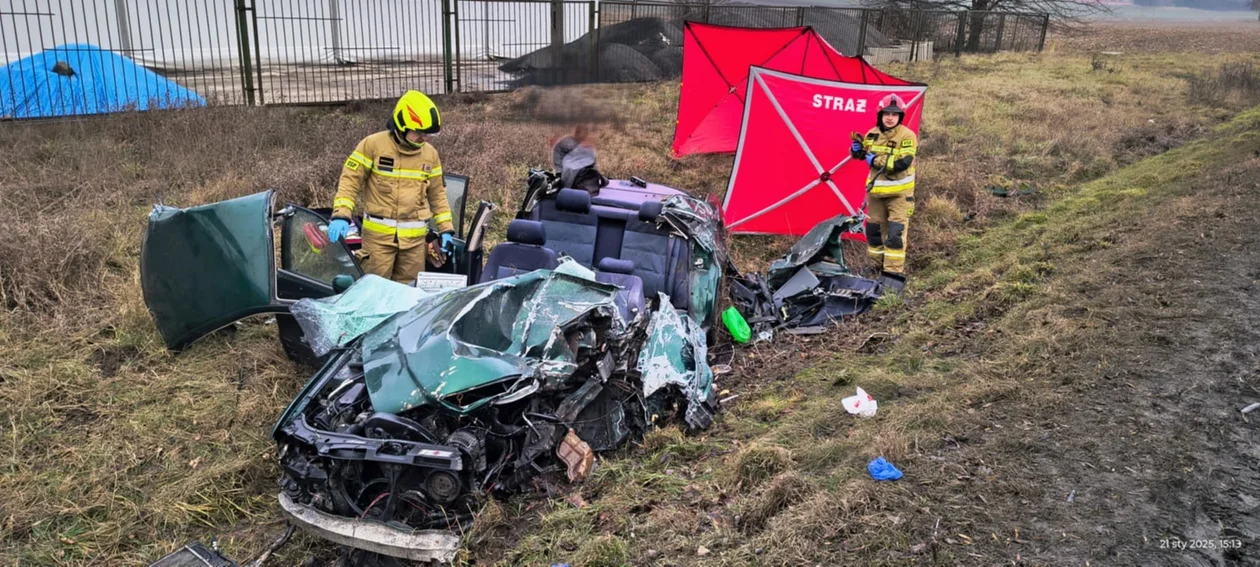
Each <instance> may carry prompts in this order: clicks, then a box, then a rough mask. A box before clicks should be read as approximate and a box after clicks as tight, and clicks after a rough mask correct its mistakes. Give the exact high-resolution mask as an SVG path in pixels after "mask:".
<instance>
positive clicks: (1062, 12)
mask: <svg viewBox="0 0 1260 567" xmlns="http://www.w3.org/2000/svg"><path fill="white" fill-rule="evenodd" d="M1251 2H1253V3H1260V0H1251ZM865 4H866V5H868V6H871V7H874V8H884V9H889V10H971V11H972V13H971V14H970V18H969V19H970V21H969V22H968V23H967V38H966V44H965V45H966V49H967V50H969V51H975V50H977V49H979V48H980V46H981V43H982V42H983V39H984V32H985V30H986V29H987V27H988V25H989V24H990V23H991V22H992V21H993V18H990V17H989V14H988V12H1019V13H1039V14H1046V15H1048V16H1050V24H1051V26H1053V27H1055V28H1056V29H1065V28H1075V27H1079V26H1080V25H1081V24H1082V23H1084V22H1085V20H1086V19H1087V18H1088V17H1089V16H1093V15H1097V14H1101V13H1108V12H1111V8H1109V7H1108V6H1106V5H1104V4H1103V3H1101V2H1098V1H1097V0H866V1H865Z"/></svg>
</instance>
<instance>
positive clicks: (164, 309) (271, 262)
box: [140, 191, 363, 350]
mask: <svg viewBox="0 0 1260 567" xmlns="http://www.w3.org/2000/svg"><path fill="white" fill-rule="evenodd" d="M274 198H275V192H274V191H265V192H262V193H256V194H254V195H249V196H246V197H239V198H236V199H229V200H227V201H220V202H218V203H210V204H207V205H200V206H196V207H190V208H186V209H180V208H176V207H169V206H166V205H157V206H155V207H154V208H153V211H152V212H151V213H150V214H149V224H148V228H147V229H146V231H145V237H144V243H143V245H142V247H141V250H140V285H141V288H142V291H143V293H144V302H145V305H147V306H148V308H149V312H150V314H152V316H153V320H154V322H155V323H156V324H157V328H158V331H159V332H160V333H161V334H162V339H163V340H164V341H165V342H166V346H167V347H169V348H171V349H172V350H182V349H184V348H185V347H187V346H188V345H190V344H192V343H193V342H194V341H196V340H197V339H200V338H201V337H204V336H206V335H208V334H210V333H213V332H214V331H216V330H218V329H221V328H223V327H225V326H227V325H230V324H232V323H234V322H236V321H239V320H241V319H243V318H245V317H249V316H251V315H258V314H262V313H278V314H285V315H286V317H287V313H288V310H289V306H290V305H292V304H293V302H294V301H296V300H298V299H302V298H306V297H325V296H328V295H332V294H333V293H334V292H336V291H339V290H338V289H335V288H336V287H340V286H335V285H334V284H335V283H336V282H337V281H338V280H340V281H342V282H345V281H346V280H349V281H351V282H352V281H354V280H356V279H358V278H359V277H361V276H362V274H363V271H362V270H361V269H360V268H359V266H358V264H357V263H356V262H355V260H354V257H353V256H352V255H351V254H350V252H349V250H347V249H346V247H345V245H344V243H341V242H335V243H332V242H328V241H327V230H328V229H327V224H326V222H325V220H324V218H323V217H322V216H321V215H319V214H317V213H315V212H313V211H310V210H308V209H303V208H301V207H296V206H292V205H290V206H287V207H285V208H284V209H283V210H281V211H280V212H279V213H276V214H273V213H272V210H273V202H274ZM275 226H279V230H280V231H281V241H280V242H279V243H277V242H276V240H275V236H274V230H275V228H274V227H275ZM321 236H322V238H321ZM277 248H279V253H280V257H281V261H282V264H281V266H280V267H279V268H277V266H276V254H277ZM339 276H340V277H339Z"/></svg>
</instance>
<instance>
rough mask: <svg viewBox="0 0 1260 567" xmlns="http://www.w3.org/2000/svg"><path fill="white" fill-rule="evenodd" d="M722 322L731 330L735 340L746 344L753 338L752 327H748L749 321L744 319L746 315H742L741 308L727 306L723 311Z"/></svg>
mask: <svg viewBox="0 0 1260 567" xmlns="http://www.w3.org/2000/svg"><path fill="white" fill-rule="evenodd" d="M722 323H723V324H725V325H726V330H727V331H730V332H731V337H733V338H734V339H735V342H737V343H739V344H744V343H746V342H748V341H749V340H750V339H752V329H749V328H748V321H745V320H744V316H743V315H740V313H739V310H738V309H736V308H735V307H734V306H732V307H727V308H726V311H723V312H722Z"/></svg>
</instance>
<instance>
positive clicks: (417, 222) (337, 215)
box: [328, 91, 455, 282]
mask: <svg viewBox="0 0 1260 567" xmlns="http://www.w3.org/2000/svg"><path fill="white" fill-rule="evenodd" d="M441 126H442V120H441V117H440V116H439V115H438V109H437V105H435V104H433V101H432V100H430V99H429V97H427V96H425V95H424V94H422V93H420V92H418V91H407V92H406V93H405V94H403V96H402V98H399V99H398V104H397V105H395V106H394V112H393V114H392V115H391V116H390V120H389V129H388V130H385V131H383V132H377V133H375V134H372V135H371V136H368V137H366V138H364V139H363V140H362V141H360V142H359V145H358V146H357V147H355V149H354V152H353V153H351V154H350V157H349V158H347V159H346V163H345V165H344V166H343V167H342V170H341V181H340V182H339V183H338V184H337V196H336V197H335V198H333V214H332V218H333V220H332V222H331V223H329V225H328V238H329V239H330V240H332V241H334V242H336V241H337V240H340V239H342V238H344V237H345V234H346V231H347V230H348V229H349V226H350V219H351V215H353V214H354V213H355V212H356V211H361V212H362V214H363V258H362V260H363V270H364V271H365V272H367V273H369V274H376V275H378V276H381V277H384V278H390V279H392V280H394V281H398V282H410V281H412V280H414V279H415V278H416V276H417V275H418V274H419V273H420V272H423V271H424V261H425V258H426V256H427V250H426V249H427V246H426V244H425V242H426V236H428V232H429V228H428V224H429V220H430V219H432V221H433V223H434V224H436V225H437V229H438V232H440V233H441V236H440V238H439V240H440V242H441V247H442V249H443V250H444V251H446V252H447V253H448V254H449V253H451V252H453V251H454V244H453V239H454V235H455V226H454V224H452V222H451V206H450V204H449V203H447V200H446V183H445V182H444V181H443V178H442V162H441V160H439V159H438V152H437V150H436V149H434V148H433V145H432V144H430V143H429V138H431V137H433V136H436V135H437V134H438V132H439V131H440V130H441ZM360 206H361V207H362V209H359V207H360Z"/></svg>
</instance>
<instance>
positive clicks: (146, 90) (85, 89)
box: [0, 43, 206, 118]
mask: <svg viewBox="0 0 1260 567" xmlns="http://www.w3.org/2000/svg"><path fill="white" fill-rule="evenodd" d="M205 104H206V99H204V98H201V96H200V95H198V94H197V93H195V92H193V91H191V90H188V89H186V88H184V87H181V86H179V85H178V84H176V83H175V82H174V81H169V80H167V79H164V78H162V77H161V76H160V75H158V74H157V73H154V72H152V71H150V70H148V69H145V68H144V67H142V66H140V65H137V64H136V63H135V62H134V61H132V60H131V59H129V58H127V57H124V56H122V55H119V54H117V53H114V52H112V51H109V50H107V49H101V48H100V47H97V46H95V45H90V44H86V43H78V44H71V45H61V46H57V47H54V48H52V49H48V50H46V51H41V52H39V53H37V54H35V55H32V56H30V57H26V58H24V59H19V60H18V61H15V62H13V63H10V64H9V65H6V66H4V67H0V118H49V117H56V116H75V115H83V114H101V113H106V112H118V111H123V110H148V109H150V108H183V107H186V106H205Z"/></svg>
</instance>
